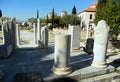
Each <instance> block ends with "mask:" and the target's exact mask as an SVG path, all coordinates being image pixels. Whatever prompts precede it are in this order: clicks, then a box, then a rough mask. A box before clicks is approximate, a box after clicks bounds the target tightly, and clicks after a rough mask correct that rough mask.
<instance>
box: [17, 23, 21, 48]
mask: <svg viewBox="0 0 120 82" xmlns="http://www.w3.org/2000/svg"><path fill="white" fill-rule="evenodd" d="M16 45H17V47H18V46H19V45H20V28H19V25H18V24H16Z"/></svg>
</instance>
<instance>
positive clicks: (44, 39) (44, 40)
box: [41, 26, 48, 48]
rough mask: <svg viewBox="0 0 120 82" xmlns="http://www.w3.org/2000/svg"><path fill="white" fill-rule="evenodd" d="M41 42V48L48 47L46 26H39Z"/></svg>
mask: <svg viewBox="0 0 120 82" xmlns="http://www.w3.org/2000/svg"><path fill="white" fill-rule="evenodd" d="M41 43H42V48H47V47H48V27H47V26H44V27H42V28H41Z"/></svg>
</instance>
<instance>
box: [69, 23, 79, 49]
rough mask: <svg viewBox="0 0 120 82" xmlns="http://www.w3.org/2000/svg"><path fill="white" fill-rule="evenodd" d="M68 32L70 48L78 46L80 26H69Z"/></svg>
mask: <svg viewBox="0 0 120 82" xmlns="http://www.w3.org/2000/svg"><path fill="white" fill-rule="evenodd" d="M68 34H70V35H71V49H79V48H80V26H70V25H69V29H68Z"/></svg>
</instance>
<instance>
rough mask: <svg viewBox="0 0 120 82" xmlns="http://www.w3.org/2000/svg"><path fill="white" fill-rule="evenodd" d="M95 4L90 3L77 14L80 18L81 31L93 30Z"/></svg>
mask: <svg viewBox="0 0 120 82" xmlns="http://www.w3.org/2000/svg"><path fill="white" fill-rule="evenodd" d="M96 6H97V2H94V3H92V4H91V5H90V6H88V7H87V8H86V9H84V10H83V11H81V12H79V13H78V14H77V16H78V17H80V18H81V28H83V29H85V30H86V29H93V28H94V27H95V24H94V18H95V12H96Z"/></svg>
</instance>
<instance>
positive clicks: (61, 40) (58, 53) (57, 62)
mask: <svg viewBox="0 0 120 82" xmlns="http://www.w3.org/2000/svg"><path fill="white" fill-rule="evenodd" d="M70 43H71V36H70V35H55V54H54V66H53V68H52V71H53V73H55V74H58V75H66V74H69V73H71V71H72V70H71V67H70Z"/></svg>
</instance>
